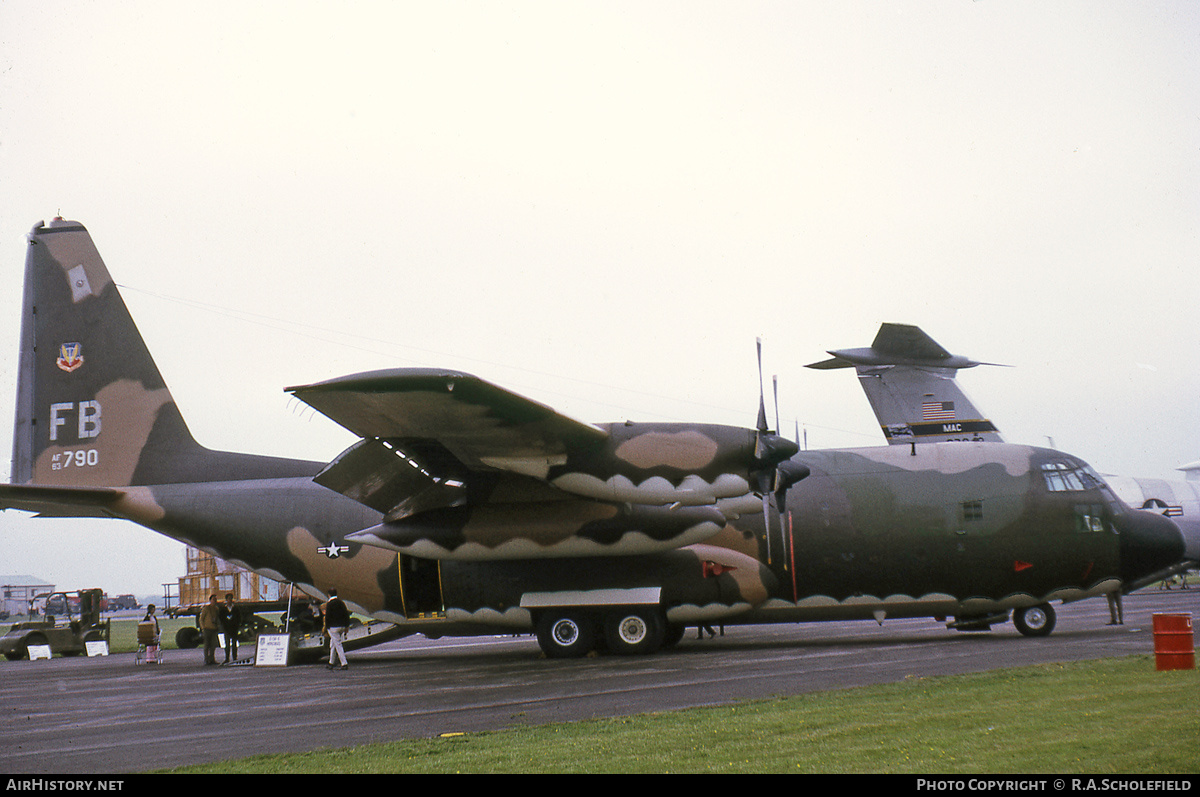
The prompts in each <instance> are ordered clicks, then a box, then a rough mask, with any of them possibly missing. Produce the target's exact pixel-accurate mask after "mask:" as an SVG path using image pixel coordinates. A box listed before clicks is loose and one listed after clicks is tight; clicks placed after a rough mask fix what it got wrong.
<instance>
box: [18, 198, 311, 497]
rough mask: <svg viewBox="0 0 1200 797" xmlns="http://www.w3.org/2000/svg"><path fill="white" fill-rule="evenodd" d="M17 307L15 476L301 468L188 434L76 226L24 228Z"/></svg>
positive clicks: (114, 480)
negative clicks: (218, 447) (218, 448)
mask: <svg viewBox="0 0 1200 797" xmlns="http://www.w3.org/2000/svg"><path fill="white" fill-rule="evenodd" d="M21 312H22V317H21V350H20V357H19V364H18V368H19V374H18V388H17V413H16V428H15V429H14V435H13V462H12V481H13V483H14V484H33V485H61V486H74V487H99V486H104V487H121V486H127V485H133V484H142V485H149V484H163V483H172V482H192V481H212V480H220V479H236V478H251V477H254V476H266V475H283V473H278V474H277V473H276V471H297V470H301V471H302V470H304V469H303V468H299V469H298V468H297V467H288V466H286V465H285V466H283V467H282V468H281V467H280V464H281V463H286V462H288V461H286V460H272V459H271V458H265V457H250V456H248V455H242V454H229V453H225V452H215V451H210V450H208V449H206V448H204V447H203V446H201V445H199V444H198V443H197V442H196V441H195V440H194V439H193V437H192V435H191V433H190V432H189V431H188V428H187V425H186V424H185V423H184V420H183V417H182V416H181V415H180V413H179V410H178V408H177V407H176V406H175V401H174V400H173V399H172V398H171V392H170V391H169V390H168V389H167V386H166V384H165V383H164V382H163V378H162V375H161V374H160V373H159V370H158V367H157V366H156V365H155V364H154V360H153V358H152V357H151V355H150V351H149V350H148V349H147V348H146V344H145V343H144V342H143V340H142V336H141V334H140V333H139V332H138V330H137V326H136V325H135V324H134V321H133V318H132V317H130V315H129V311H128V310H127V309H126V307H125V302H124V301H123V300H122V299H121V295H120V293H119V292H118V291H117V286H116V284H115V283H114V282H113V280H112V277H111V276H110V275H109V272H108V269H107V268H106V267H105V265H104V261H103V260H101V258H100V253H99V252H97V251H96V247H95V245H94V244H93V243H92V237H91V235H89V234H88V231H87V230H86V229H85V228H84V226H83V225H82V224H80V223H78V222H74V221H65V220H63V219H59V218H56V219H54V220H53V221H51V222H50V223H49V224H42V223H39V224H37V225H35V226H34V228H33V230H31V231H30V233H29V247H28V252H27V254H26V259H25V289H24V302H23V305H22V311H21ZM288 475H291V474H290V473H289V474H288Z"/></svg>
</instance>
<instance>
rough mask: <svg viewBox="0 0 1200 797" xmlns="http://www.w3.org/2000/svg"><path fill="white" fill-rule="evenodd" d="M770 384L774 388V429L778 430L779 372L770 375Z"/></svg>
mask: <svg viewBox="0 0 1200 797" xmlns="http://www.w3.org/2000/svg"><path fill="white" fill-rule="evenodd" d="M771 385H772V386H773V387H774V388H775V431H777V432H778V431H779V374H775V375H774V376H772V377H771Z"/></svg>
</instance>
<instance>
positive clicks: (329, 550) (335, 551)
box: [317, 542, 350, 559]
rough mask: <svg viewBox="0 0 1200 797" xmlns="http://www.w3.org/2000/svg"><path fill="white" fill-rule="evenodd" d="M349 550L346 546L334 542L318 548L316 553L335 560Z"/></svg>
mask: <svg viewBox="0 0 1200 797" xmlns="http://www.w3.org/2000/svg"><path fill="white" fill-rule="evenodd" d="M349 550H350V546H348V545H338V544H337V543H336V542H331V543H329V544H328V545H326V546H324V547H323V548H318V549H317V553H323V554H325V555H326V556H328V557H329V558H330V559H337V558H338V557H339V556H341V555H342V554H344V553H346V552H347V551H349Z"/></svg>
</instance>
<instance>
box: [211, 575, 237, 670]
mask: <svg viewBox="0 0 1200 797" xmlns="http://www.w3.org/2000/svg"><path fill="white" fill-rule="evenodd" d="M217 619H218V620H219V621H220V623H221V631H223V632H224V634H225V663H226V664H228V663H229V662H231V661H237V638H238V630H239V629H240V627H241V625H242V614H241V612H240V611H239V610H238V607H237V606H234V605H233V593H231V592H226V593H225V603H223V604H221V610H220V614H219V615H218V618H217Z"/></svg>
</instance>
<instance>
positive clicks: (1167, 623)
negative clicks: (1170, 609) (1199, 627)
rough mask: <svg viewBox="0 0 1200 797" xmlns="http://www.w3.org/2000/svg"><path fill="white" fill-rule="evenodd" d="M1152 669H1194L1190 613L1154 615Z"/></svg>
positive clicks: (1194, 658) (1194, 654)
mask: <svg viewBox="0 0 1200 797" xmlns="http://www.w3.org/2000/svg"><path fill="white" fill-rule="evenodd" d="M1154 669H1156V670H1159V671H1162V670H1194V669H1196V647H1195V645H1194V644H1193V643H1192V615H1191V614H1156V615H1154Z"/></svg>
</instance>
